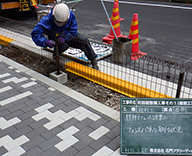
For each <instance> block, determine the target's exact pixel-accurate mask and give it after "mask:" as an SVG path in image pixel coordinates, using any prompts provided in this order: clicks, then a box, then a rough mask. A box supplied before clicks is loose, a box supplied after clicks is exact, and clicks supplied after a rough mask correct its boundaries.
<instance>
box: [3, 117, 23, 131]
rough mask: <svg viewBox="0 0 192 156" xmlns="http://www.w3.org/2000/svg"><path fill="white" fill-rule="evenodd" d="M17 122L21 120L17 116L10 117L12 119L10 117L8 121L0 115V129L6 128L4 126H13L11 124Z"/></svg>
mask: <svg viewBox="0 0 192 156" xmlns="http://www.w3.org/2000/svg"><path fill="white" fill-rule="evenodd" d="M19 122H21V120H20V119H19V118H17V117H15V118H12V119H10V120H8V121H7V120H6V119H4V118H3V117H0V128H1V129H2V130H4V129H6V128H8V127H10V126H13V125H15V124H17V123H19Z"/></svg>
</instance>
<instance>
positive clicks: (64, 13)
mask: <svg viewBox="0 0 192 156" xmlns="http://www.w3.org/2000/svg"><path fill="white" fill-rule="evenodd" d="M69 15H70V12H69V8H68V6H67V5H66V4H64V3H61V4H58V5H56V6H55V7H54V8H53V16H54V18H55V20H56V21H57V22H61V23H65V22H66V21H67V20H68V19H69Z"/></svg>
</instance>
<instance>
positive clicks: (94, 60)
mask: <svg viewBox="0 0 192 156" xmlns="http://www.w3.org/2000/svg"><path fill="white" fill-rule="evenodd" d="M91 64H92V68H93V69H96V70H99V66H98V65H97V60H96V59H95V58H94V59H92V60H91Z"/></svg>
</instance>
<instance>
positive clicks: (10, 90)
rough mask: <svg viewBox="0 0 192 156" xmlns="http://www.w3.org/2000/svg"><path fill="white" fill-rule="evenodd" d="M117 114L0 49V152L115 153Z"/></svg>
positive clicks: (8, 155)
mask: <svg viewBox="0 0 192 156" xmlns="http://www.w3.org/2000/svg"><path fill="white" fill-rule="evenodd" d="M119 115H120V114H119V112H117V111H115V110H113V109H111V108H109V107H107V106H105V105H103V104H101V103H99V102H97V101H95V100H93V99H90V98H88V97H86V96H84V95H82V94H80V93H78V92H76V91H74V90H71V89H70V88H68V87H66V86H64V85H62V84H59V83H57V82H56V81H53V80H51V79H49V78H47V77H45V76H43V75H41V74H39V73H37V72H35V71H32V70H31V69H29V68H27V67H25V66H23V65H21V64H18V63H16V62H14V61H12V60H10V59H8V58H6V57H4V56H2V55H0V155H3V156H19V155H23V156H25V155H26V156H33V155H34V156H41V155H46V156H56V155H57V156H60V155H62V156H70V155H72V156H91V155H93V156H97V155H98V156H117V155H120V154H119V147H120V138H119V137H120V134H119V131H120V130H119V128H120V127H119Z"/></svg>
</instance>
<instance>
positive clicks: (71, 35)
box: [31, 3, 99, 70]
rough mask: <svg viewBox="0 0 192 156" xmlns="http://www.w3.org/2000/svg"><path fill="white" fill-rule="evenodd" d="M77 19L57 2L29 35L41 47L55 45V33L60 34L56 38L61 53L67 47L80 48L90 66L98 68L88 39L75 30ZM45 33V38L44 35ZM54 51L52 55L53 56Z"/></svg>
mask: <svg viewBox="0 0 192 156" xmlns="http://www.w3.org/2000/svg"><path fill="white" fill-rule="evenodd" d="M77 27H78V26H77V21H76V18H75V14H74V13H73V12H72V11H71V10H69V8H68V6H67V5H66V4H63V3H61V4H57V5H55V6H54V7H53V8H52V9H51V12H50V13H49V14H48V15H46V16H44V17H43V18H42V19H41V20H40V22H39V23H37V25H36V26H35V27H34V29H33V31H32V32H31V36H32V39H33V41H34V42H35V44H36V45H38V46H41V47H50V48H53V47H55V44H56V43H55V36H56V33H57V34H60V35H59V36H58V38H57V40H58V51H59V54H62V53H63V52H64V51H65V50H67V49H68V48H69V47H73V48H78V49H81V50H82V51H83V52H84V53H85V55H86V56H87V58H88V59H89V60H90V61H91V64H92V68H94V69H97V70H99V67H98V65H97V61H96V57H97V55H96V54H95V52H94V51H93V49H92V47H91V45H90V43H89V41H88V39H87V38H86V37H84V36H83V35H81V34H80V33H78V32H77ZM45 34H46V35H47V36H48V38H46V37H45V36H44V35H45ZM55 56H56V54H55V51H54V54H53V57H55Z"/></svg>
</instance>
